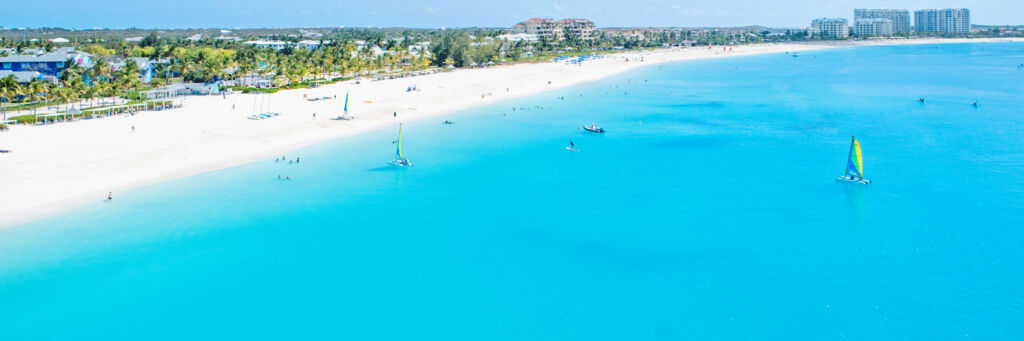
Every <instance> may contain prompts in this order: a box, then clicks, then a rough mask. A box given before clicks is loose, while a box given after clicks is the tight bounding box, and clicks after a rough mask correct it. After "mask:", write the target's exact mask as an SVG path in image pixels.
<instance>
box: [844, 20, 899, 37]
mask: <svg viewBox="0 0 1024 341" xmlns="http://www.w3.org/2000/svg"><path fill="white" fill-rule="evenodd" d="M853 34H855V35H857V36H858V37H873V36H888V35H892V34H893V29H892V21H890V20H889V19H883V18H876V19H857V21H855V22H854V24H853Z"/></svg>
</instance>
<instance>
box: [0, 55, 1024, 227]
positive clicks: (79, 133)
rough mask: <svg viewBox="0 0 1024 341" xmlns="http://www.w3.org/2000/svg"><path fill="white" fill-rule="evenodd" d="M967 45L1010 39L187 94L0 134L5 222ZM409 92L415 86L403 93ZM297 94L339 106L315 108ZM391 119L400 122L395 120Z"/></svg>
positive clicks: (610, 61) (622, 60) (617, 60)
mask: <svg viewBox="0 0 1024 341" xmlns="http://www.w3.org/2000/svg"><path fill="white" fill-rule="evenodd" d="M967 41H969V42H995V41H1011V40H1010V39H984V40H982V39H970V40H965V39H915V40H877V41H866V42H865V41H857V42H835V43H821V42H815V43H803V44H796V43H790V44H759V45H741V46H735V47H733V48H732V49H733V50H732V51H722V48H721V47H715V48H713V49H710V50H709V49H708V48H706V47H704V48H701V47H692V48H684V49H666V50H657V51H651V52H644V53H636V52H625V53H620V54H614V55H609V56H608V57H606V58H604V59H599V60H595V61H590V62H587V63H585V64H583V65H581V66H577V65H567V64H556V63H541V64H518V65H507V66H497V67H491V68H484V69H472V70H456V71H453V72H446V73H440V74H434V75H427V76H419V77H412V78H402V79H395V80H383V81H368V80H364V81H362V82H361V84H355V82H352V81H349V82H342V83H338V84H333V85H327V86H323V87H319V88H315V89H303V90H288V91H281V92H278V93H276V94H273V95H270V97H271V99H270V103H271V109H272V110H273V111H274V112H279V113H281V115H280V116H278V117H273V118H269V119H263V120H250V119H247V118H246V117H247V116H248V115H250V114H251V113H252V112H253V106H254V103H255V101H254V100H255V98H254V96H255V95H251V94H233V95H228V96H226V98H222V97H221V96H219V95H218V96H193V97H187V98H186V99H184V101H183V103H184V106H183V107H182V108H179V109H173V110H164V111H143V112H140V113H138V114H137V115H134V116H113V117H106V118H100V119H91V120H79V121H74V122H66V123H64V122H62V123H56V124H50V125H45V126H13V127H11V128H10V130H9V131H7V132H3V133H0V149H6V150H10V151H11V152H10V153H4V154H0V179H2V180H0V227H9V226H14V225H17V224H22V223H25V222H29V221H31V220H33V219H38V218H41V217H45V216H47V215H53V214H56V213H59V212H63V211H66V210H69V209H73V208H76V207H79V206H81V205H83V204H86V203H92V202H98V201H101V200H103V199H105V198H106V197H107V193H108V192H113V193H114V196H115V198H116V197H117V194H118V193H119V192H122V191H124V190H126V189H130V188H134V187H138V186H142V185H145V184H149V183H154V182H158V181H163V180H167V179H173V178H179V177H184V176H188V175H192V174H196V173H200V172H205V171H210V170H215V169H219V168H224V167H229V166H234V165H239V164H243V163H247V162H252V161H256V160H261V159H270V158H273V157H277V156H280V155H282V154H288V153H287V152H288V151H291V150H294V149H297V148H301V147H303V146H307V145H310V144H314V143H317V142H322V141H325V140H330V139H336V138H339V137H345V136H352V135H356V134H360V133H363V132H366V131H370V130H374V129H382V128H393V127H395V126H396V125H397V123H399V122H408V121H413V120H421V119H425V118H431V117H438V116H441V115H445V114H448V113H453V112H456V111H459V110H462V109H466V108H469V107H473V106H477V105H482V104H488V103H494V102H497V101H502V100H507V99H510V98H515V97H521V96H528V95H533V94H537V93H540V92H544V91H547V90H550V89H554V88H561V87H567V86H572V85H577V84H580V83H584V82H588V81H593V80H597V79H601V78H604V77H607V76H610V75H613V74H617V73H621V72H625V71H628V70H631V69H633V68H636V67H642V66H647V65H652V64H656V63H664V62H672V61H683V60H696V59H705V58H722V57H731V56H745V55H753V54H765V53H783V52H786V51H790V52H793V51H806V50H817V49H827V48H841V47H851V46H863V45H886V44H924V43H938V42H942V43H955V42H967ZM1017 41H1020V40H1017ZM627 58H628V60H629V61H628V62H627V61H626V60H627ZM641 58H642V59H643V62H641V61H640V60H641ZM549 81H550V84H549ZM411 85H416V86H417V88H418V89H419V91H413V92H407V91H406V89H407V87H409V86H411ZM346 91H350V92H351V96H352V98H351V100H350V103H349V106H350V110H349V111H350V113H352V114H353V115H357V116H359V119H357V120H353V121H336V120H329V119H328V118H330V117H335V116H337V115H339V114H340V112H341V107H342V101H343V98H344V96H345V92H346ZM304 95H306V96H308V97H311V98H312V97H323V96H329V97H333V96H337V99H335V100H323V101H315V102H311V101H307V100H305V99H304V98H303V96H304ZM233 107H234V109H232V108H233ZM394 112H397V113H398V116H397V117H393V116H392V115H393V114H392V113H394ZM313 113H316V119H313ZM133 126H134V132H133V131H132V127H133Z"/></svg>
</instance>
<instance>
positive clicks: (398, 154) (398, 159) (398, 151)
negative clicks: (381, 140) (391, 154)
mask: <svg viewBox="0 0 1024 341" xmlns="http://www.w3.org/2000/svg"><path fill="white" fill-rule="evenodd" d="M395 144H396V145H398V146H397V147H396V148H395V160H394V161H388V163H389V164H391V165H392V166H398V167H405V166H412V162H410V161H409V159H406V158H405V157H404V156H402V124H398V140H397V141H395Z"/></svg>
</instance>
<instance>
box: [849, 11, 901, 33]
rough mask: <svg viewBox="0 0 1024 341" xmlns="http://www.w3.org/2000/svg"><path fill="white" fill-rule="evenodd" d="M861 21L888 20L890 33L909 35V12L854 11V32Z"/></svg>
mask: <svg viewBox="0 0 1024 341" xmlns="http://www.w3.org/2000/svg"><path fill="white" fill-rule="evenodd" d="M861 19H889V21H890V22H892V33H910V11H908V10H905V9H863V8H860V9H854V10H853V21H854V30H856V22H857V21H860V20H861Z"/></svg>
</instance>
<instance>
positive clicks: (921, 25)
mask: <svg viewBox="0 0 1024 341" xmlns="http://www.w3.org/2000/svg"><path fill="white" fill-rule="evenodd" d="M914 31H916V32H918V33H924V32H938V31H939V10H937V9H920V10H916V11H914Z"/></svg>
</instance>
